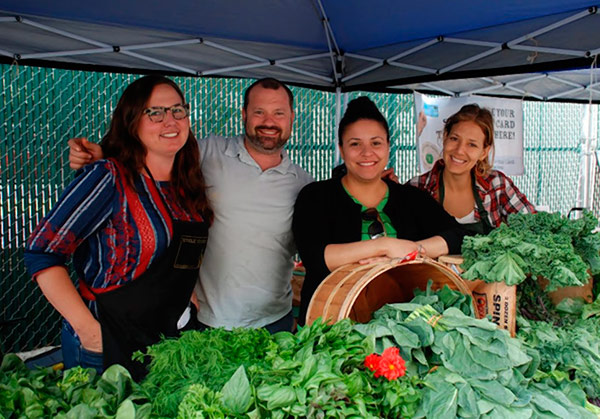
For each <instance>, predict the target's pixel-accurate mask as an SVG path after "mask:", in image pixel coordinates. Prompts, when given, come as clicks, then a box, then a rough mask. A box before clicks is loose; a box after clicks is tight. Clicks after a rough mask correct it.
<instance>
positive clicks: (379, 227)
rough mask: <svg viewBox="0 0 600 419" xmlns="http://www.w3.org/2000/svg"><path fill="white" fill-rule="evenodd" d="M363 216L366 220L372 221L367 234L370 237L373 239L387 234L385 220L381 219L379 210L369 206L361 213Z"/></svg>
mask: <svg viewBox="0 0 600 419" xmlns="http://www.w3.org/2000/svg"><path fill="white" fill-rule="evenodd" d="M361 218H362V219H363V220H364V221H371V224H369V228H368V230H367V234H368V235H369V237H371V239H376V238H378V237H383V236H385V235H386V234H385V228H384V226H383V221H381V217H380V216H379V211H377V209H376V208H367V209H366V210H364V211H363V212H362V213H361Z"/></svg>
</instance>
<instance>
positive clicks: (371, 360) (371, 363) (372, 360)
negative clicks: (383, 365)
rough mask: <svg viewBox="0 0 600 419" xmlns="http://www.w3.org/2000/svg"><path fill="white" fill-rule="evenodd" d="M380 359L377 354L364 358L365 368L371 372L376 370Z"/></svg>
mask: <svg viewBox="0 0 600 419" xmlns="http://www.w3.org/2000/svg"><path fill="white" fill-rule="evenodd" d="M380 359H381V357H380V356H379V355H377V354H371V355H367V357H366V358H365V367H367V368H368V369H370V370H371V371H375V370H377V368H378V367H379V360H380Z"/></svg>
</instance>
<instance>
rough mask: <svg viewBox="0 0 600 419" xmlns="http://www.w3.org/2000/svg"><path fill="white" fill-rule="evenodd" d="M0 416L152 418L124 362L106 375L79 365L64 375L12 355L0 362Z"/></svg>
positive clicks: (147, 403) (113, 367) (109, 370)
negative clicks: (25, 362) (123, 364)
mask: <svg viewBox="0 0 600 419" xmlns="http://www.w3.org/2000/svg"><path fill="white" fill-rule="evenodd" d="M0 417H2V418H10V419H12V418H20V417H27V418H48V417H52V418H123V419H125V418H148V417H150V403H149V402H148V400H147V399H145V398H144V396H143V394H142V392H141V389H140V387H139V386H138V384H136V383H135V382H134V381H133V380H132V379H131V376H130V375H129V372H127V370H125V369H124V368H123V367H121V366H120V365H113V366H111V367H110V368H108V369H107V370H106V371H105V372H104V374H102V376H97V375H96V371H95V370H93V369H83V368H81V367H75V368H72V369H70V370H67V371H65V372H64V374H61V372H60V371H55V370H53V369H51V368H45V369H41V368H40V369H36V370H29V369H28V368H27V367H26V366H25V364H24V363H23V361H21V359H20V358H19V357H17V356H16V355H14V354H8V355H6V356H5V357H4V359H3V360H2V365H1V366H0Z"/></svg>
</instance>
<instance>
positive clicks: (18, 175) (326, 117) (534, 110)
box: [0, 65, 600, 352]
mask: <svg viewBox="0 0 600 419" xmlns="http://www.w3.org/2000/svg"><path fill="white" fill-rule="evenodd" d="M0 69H1V70H2V73H1V76H0V85H1V92H2V95H1V96H0V159H1V164H0V178H1V182H0V219H1V222H0V245H1V249H2V253H1V259H0V264H1V265H0V339H1V341H0V349H1V350H2V351H4V352H9V351H10V352H12V351H22V350H29V349H32V348H35V347H39V346H45V345H51V344H58V341H59V339H58V336H59V330H60V329H59V324H60V322H59V316H58V315H57V313H56V312H55V311H54V310H53V309H52V308H51V307H50V306H49V305H48V303H47V302H46V300H45V299H44V297H43V296H42V294H41V293H40V291H39V289H38V288H37V287H36V285H35V284H34V283H33V281H31V279H30V278H29V277H28V275H27V274H26V272H25V269H24V266H23V246H24V243H25V241H26V239H27V237H28V235H29V234H30V232H31V231H32V230H33V228H34V227H35V225H36V224H37V223H38V222H39V220H40V218H41V217H42V216H43V215H44V214H45V213H46V212H47V211H48V210H49V208H50V207H51V206H52V204H53V203H54V202H55V201H56V199H57V197H58V196H59V194H60V192H61V190H62V189H63V188H64V186H65V185H66V184H67V183H68V182H69V181H70V180H71V179H72V178H73V172H72V171H71V170H70V169H69V167H68V159H67V155H68V153H67V148H66V142H67V140H68V138H70V137H75V136H87V137H88V138H90V139H91V140H93V141H99V139H100V138H101V137H102V135H103V133H104V132H105V130H106V128H107V123H108V120H109V117H110V113H111V111H112V109H113V107H114V106H115V104H116V102H117V99H118V97H119V95H120V93H121V91H122V90H123V88H124V87H125V86H126V85H127V84H128V83H129V82H131V81H132V80H134V79H135V78H136V77H137V76H133V75H122V74H101V73H90V72H74V71H65V70H53V69H43V68H33V67H18V66H6V65H2V66H0ZM176 81H177V82H178V83H179V84H180V85H181V86H182V88H183V91H184V93H185V95H186V97H187V99H188V100H189V101H190V103H191V106H192V115H191V118H192V124H193V129H194V131H195V132H196V133H197V136H198V137H204V136H206V135H207V134H209V133H218V134H222V135H236V134H239V133H241V132H242V128H243V127H242V123H241V111H240V109H241V104H242V96H243V90H244V89H245V88H246V87H247V86H248V85H249V83H250V81H247V80H231V79H197V78H179V79H177V80H176ZM292 90H293V92H294V95H295V99H296V104H295V109H296V122H295V124H294V134H293V138H292V139H291V140H290V142H289V144H288V146H287V148H288V152H289V153H290V156H291V158H292V160H293V161H295V162H296V163H298V164H300V165H301V166H302V167H304V168H305V169H306V170H308V171H309V172H310V173H312V174H313V175H314V176H315V178H317V179H325V178H328V177H329V175H330V173H331V170H332V168H333V167H334V166H335V145H334V138H335V100H336V99H335V95H334V94H331V93H325V92H319V91H313V90H309V89H300V88H293V89H292ZM358 95H359V94H358V93H352V94H348V95H347V97H345V100H350V99H352V98H353V97H355V96H358ZM368 95H369V96H370V97H371V98H372V99H373V100H374V101H375V102H376V103H377V104H378V106H379V107H380V108H381V109H382V111H383V112H384V114H385V115H386V116H387V118H388V120H389V122H390V129H391V132H392V136H393V138H392V142H393V145H392V150H391V155H390V164H391V165H392V166H393V167H394V168H395V170H396V173H397V174H398V175H399V177H400V179H401V180H403V181H405V180H408V179H409V178H410V177H412V176H414V175H416V174H417V155H416V148H415V143H414V136H415V134H414V122H413V121H414V110H413V98H412V96H411V95H391V94H371V93H369V94H368ZM594 111H595V112H598V107H597V106H596V107H595V109H594ZM524 114H525V121H524V127H525V133H524V135H525V141H524V142H525V175H524V176H519V177H515V178H514V181H515V183H516V184H517V186H518V187H519V188H520V189H521V190H522V191H523V192H524V193H525V194H526V195H527V196H528V197H529V198H530V200H531V201H532V202H534V203H535V204H539V205H545V206H547V207H548V208H549V209H550V210H552V211H561V212H563V213H566V212H567V211H568V210H569V209H570V208H571V207H572V206H574V204H575V200H576V195H577V179H578V175H579V163H580V149H581V146H580V132H579V130H580V128H579V126H580V119H581V116H582V114H583V106H581V105H562V104H541V103H524ZM595 173H596V177H598V170H596V172H595ZM596 185H597V187H596V191H595V195H594V199H595V200H594V206H595V211H596V214H598V211H599V208H600V203H599V201H598V196H599V195H600V192H599V191H598V184H596Z"/></svg>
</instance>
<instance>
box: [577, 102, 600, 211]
mask: <svg viewBox="0 0 600 419" xmlns="http://www.w3.org/2000/svg"><path fill="white" fill-rule="evenodd" d="M592 106H593V105H591V104H588V105H586V107H585V112H584V117H583V121H582V136H583V138H582V144H581V146H582V147H581V166H580V173H579V190H578V191H577V192H578V193H577V205H576V206H577V207H581V208H587V209H591V208H592V200H593V193H592V191H593V190H594V185H593V183H594V170H595V165H596V147H597V143H598V138H597V135H598V112H594V108H593V107H592Z"/></svg>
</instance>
